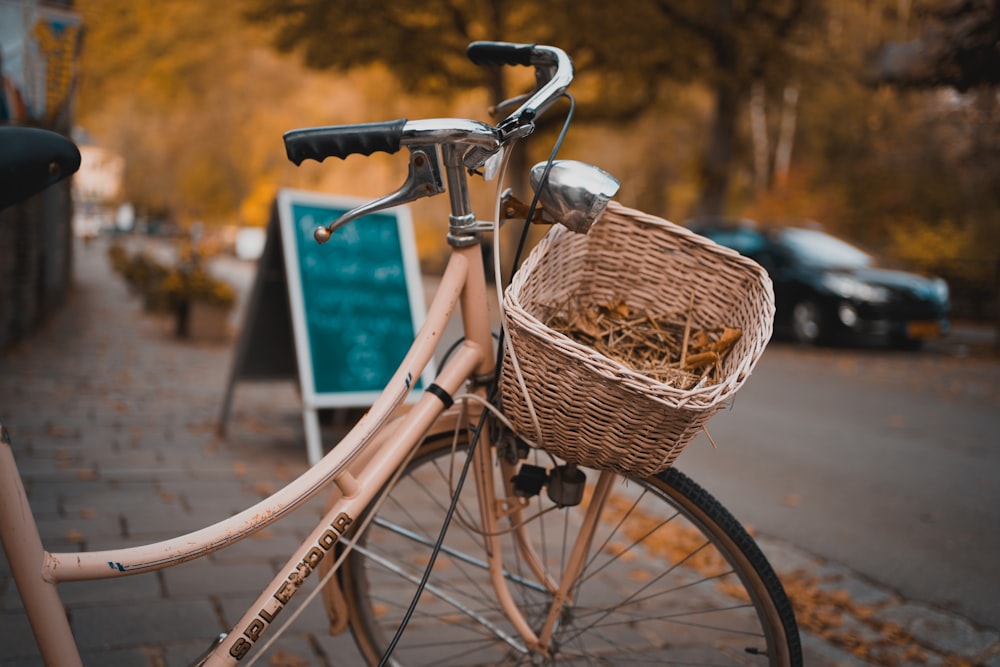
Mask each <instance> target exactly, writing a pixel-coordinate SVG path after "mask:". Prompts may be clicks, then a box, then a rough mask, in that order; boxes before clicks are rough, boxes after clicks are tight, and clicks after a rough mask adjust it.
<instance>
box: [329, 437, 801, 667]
mask: <svg viewBox="0 0 1000 667" xmlns="http://www.w3.org/2000/svg"><path fill="white" fill-rule="evenodd" d="M448 458H450V457H449V456H441V457H439V458H438V459H437V460H431V459H429V458H424V459H422V460H420V461H416V462H415V465H416V467H417V469H418V472H419V474H418V475H408V476H406V477H404V478H403V480H401V484H403V485H404V486H403V487H397V490H396V494H397V495H398V497H399V499H398V500H399V501H398V502H397V500H395V499H393V498H392V497H390V498H389V500H388V501H387V502H386V503H385V505H383V507H382V509H381V510H380V512H379V515H378V516H377V517H376V519H375V522H374V523H373V525H372V527H371V528H370V530H369V533H368V534H367V535H366V536H365V537H364V538H363V539H362V540H359V545H358V547H357V551H356V553H355V555H354V556H352V558H351V559H349V561H348V565H347V569H346V570H345V573H344V580H345V582H347V586H346V587H345V588H346V590H345V592H346V593H347V596H348V601H349V604H350V605H351V607H352V618H353V620H352V629H353V630H354V632H355V636H356V638H357V639H358V642H359V646H360V647H361V648H362V651H363V652H364V653H365V654H366V655H367V657H368V659H369V660H371V661H372V662H376V661H377V660H378V658H379V657H380V656H381V652H382V649H383V648H384V647H385V646H386V645H387V644H388V639H389V638H390V637H391V636H392V634H393V632H394V631H395V628H396V627H398V623H399V620H400V617H401V616H402V613H403V610H404V609H405V607H406V606H407V605H408V604H409V601H410V598H411V597H412V594H413V591H414V589H415V581H416V579H417V578H418V577H419V576H420V575H421V574H422V567H423V564H424V563H426V557H427V555H428V554H429V552H430V544H431V543H432V542H433V539H434V537H435V536H436V531H437V529H438V528H439V521H440V519H439V517H440V516H442V515H443V510H442V509H440V505H441V503H446V502H447V500H448V498H447V488H448V487H447V482H446V481H445V480H446V479H447V476H448V471H447V470H446V467H445V466H441V465H438V464H440V463H441V461H442V460H443V459H448ZM417 464H421V465H417ZM459 465H460V463H459ZM588 477H589V478H590V479H596V473H594V474H593V476H591V475H589V474H588ZM415 480H419V481H415ZM652 482H653V483H652V484H648V483H646V482H637V481H635V480H630V481H629V483H628V485H620V484H619V485H617V486H616V493H615V495H614V497H613V498H612V500H611V502H610V503H609V505H608V507H607V508H606V509H605V513H604V516H603V517H602V522H601V524H602V530H601V532H600V534H598V535H596V536H595V539H594V543H593V548H592V551H591V556H590V558H589V561H588V564H587V566H586V569H585V571H584V575H583V577H582V581H581V586H580V587H579V589H578V590H577V591H576V592H575V595H576V599H575V600H574V604H573V605H572V606H571V607H566V608H564V610H563V612H562V614H561V616H560V622H559V626H558V629H557V631H556V634H555V637H554V641H553V648H552V651H553V654H554V655H553V656H552V660H553V662H557V663H558V664H622V663H634V662H637V661H640V662H641V661H648V660H654V661H655V660H665V661H670V660H678V661H687V662H690V663H693V664H700V663H699V662H698V661H699V660H703V661H704V662H705V664H738V665H757V664H760V665H766V664H788V663H786V662H783V661H782V660H780V659H779V660H776V661H775V662H773V663H769V661H768V658H767V657H766V654H767V653H768V652H770V653H771V654H772V655H780V654H787V649H785V648H779V646H783V645H784V639H783V637H776V636H775V635H776V634H779V635H780V634H782V633H783V630H778V631H775V630H774V628H772V627H767V625H768V624H771V625H773V626H780V624H781V621H780V619H776V618H769V619H768V620H767V621H766V622H764V623H762V621H761V615H764V616H766V615H767V613H768V612H766V611H762V610H761V609H759V608H758V607H761V606H765V607H766V606H767V605H761V604H760V600H759V598H760V597H761V591H760V590H757V589H756V588H755V586H757V587H758V588H759V585H757V584H755V583H754V582H751V583H750V585H749V586H747V585H746V584H745V583H744V581H743V580H742V579H741V576H740V575H738V574H736V573H735V572H734V567H733V565H732V563H730V562H727V561H726V560H725V558H724V557H722V556H721V555H720V552H719V550H718V548H717V547H716V545H715V544H713V543H712V542H711V541H710V539H709V538H706V536H705V535H704V533H702V532H700V530H699V529H698V527H697V525H696V524H695V523H692V522H691V521H690V520H689V519H688V518H687V517H685V512H687V510H684V509H683V508H681V507H677V506H676V505H670V503H669V502H668V501H669V498H668V497H667V495H666V494H665V492H664V489H666V488H667V486H666V485H665V484H664V483H663V482H662V481H661V480H652ZM407 486H412V488H406V487H407ZM468 486H471V482H469V483H468ZM466 491H469V489H468V487H467V489H466V490H463V496H464V495H465V492H466ZM420 494H423V500H424V502H426V503H428V504H429V506H430V508H431V509H430V511H428V509H427V508H420V507H419V505H420V504H421V503H417V502H412V501H413V500H414V499H415V498H416V497H417V496H418V495H420ZM543 495H544V492H543ZM404 498H405V499H406V500H407V502H405V503H403V502H402V499H404ZM535 501H539V502H540V503H541V504H544V501H540V500H539V499H538V498H536V499H535ZM713 502H714V501H713ZM460 507H463V509H462V510H461V511H462V512H463V513H464V517H465V519H467V520H468V519H469V518H471V517H472V516H474V514H473V512H472V510H473V506H472V505H468V504H465V499H464V498H463V501H462V504H461V505H460ZM535 507H536V508H537V507H539V503H538V502H536V503H535ZM542 509H544V507H543V508H542ZM578 509H579V508H578ZM682 510H683V511H682ZM425 514H426V515H427V516H431V515H432V516H433V517H434V521H436V522H437V523H435V524H434V526H433V529H429V527H428V526H425V525H423V524H425V523H426V521H425ZM557 514H562V515H563V516H561V517H559V516H556V515H557ZM575 514H576V511H575V510H554V511H550V512H549V513H548V514H547V515H544V516H545V517H547V518H548V519H550V520H547V521H544V523H543V521H542V519H539V520H538V521H537V522H535V523H537V525H532V526H530V527H529V528H528V534H529V537H530V538H531V539H532V540H533V541H535V542H537V544H536V549H537V552H538V554H539V555H540V556H542V558H543V560H545V562H546V564H547V566H548V567H549V568H550V569H551V570H552V571H553V572H554V574H555V576H556V578H558V569H559V566H560V565H559V564H560V561H561V560H563V559H565V557H566V553H567V552H566V551H565V550H564V549H563V547H562V545H557V544H556V542H557V541H558V539H555V538H561V537H562V536H571V535H573V534H574V533H573V531H574V528H575V518H573V515H575ZM580 514H582V512H580ZM626 518H628V521H627V522H626V521H625V519H626ZM694 518H695V519H696V520H697V517H694ZM432 523H433V521H432ZM415 529H416V530H415ZM480 540H481V538H480V537H479V536H477V535H476V534H475V531H474V529H473V528H472V527H471V526H470V525H467V524H463V523H460V522H458V521H456V523H454V524H453V525H452V526H451V527H450V529H449V533H448V538H447V540H446V542H445V548H444V550H443V551H442V552H441V554H440V555H439V556H438V561H437V564H436V566H435V569H434V572H433V573H432V576H431V579H430V584H429V586H428V589H426V590H425V592H424V594H423V597H422V598H421V602H420V603H419V604H418V606H417V611H416V613H415V614H414V617H413V619H412V620H411V621H410V626H409V628H408V630H407V633H406V634H405V635H404V637H403V640H402V642H401V643H400V645H399V647H398V648H397V651H396V652H395V654H394V656H393V657H394V659H395V660H396V661H398V662H397V664H404V665H412V664H433V665H435V666H436V667H437V666H441V665H447V664H461V665H469V664H537V663H536V662H533V660H535V659H537V658H538V656H534V655H532V654H531V653H529V652H527V650H526V649H525V647H524V642H523V640H522V639H521V638H520V636H519V635H518V634H517V633H516V632H515V631H514V630H513V628H512V627H511V626H510V624H509V622H508V621H507V619H506V617H505V616H504V615H503V613H502V612H501V611H500V610H499V608H498V605H497V604H496V602H495V598H496V596H495V593H494V591H493V589H492V587H491V586H490V583H489V580H488V573H487V571H486V569H485V567H484V564H482V563H481V562H480V561H481V559H482V557H483V556H482V547H481V546H479V541H480ZM505 542H506V543H507V546H505V550H506V549H509V552H508V551H505V554H506V555H505V563H506V564H507V567H508V572H507V574H506V578H507V581H508V582H509V585H510V588H511V590H512V593H513V595H514V599H515V600H516V601H517V603H518V604H519V605H520V606H521V608H522V610H524V612H525V615H526V616H527V618H528V621H529V623H530V624H531V625H532V627H535V628H536V629H537V627H539V626H540V624H541V619H542V618H544V615H545V613H546V612H547V611H548V604H549V600H550V599H551V598H550V595H549V593H548V592H547V591H546V590H545V587H544V586H543V585H542V584H540V583H539V582H538V578H537V577H535V576H534V575H533V574H532V572H531V570H530V568H528V567H527V566H526V565H525V562H524V559H523V558H520V557H518V555H517V551H516V549H514V548H513V547H511V546H510V542H511V540H505ZM678 545H681V546H683V548H681V547H680V546H678ZM766 595H767V593H766V592H765V594H764V596H765V597H766ZM782 595H783V594H782ZM612 598H615V599H616V600H617V602H618V604H617V605H610V604H609V601H610V600H611V599H612ZM755 604H757V607H755V606H754V605H755ZM789 613H790V612H789ZM762 626H763V627H762ZM747 649H751V650H753V651H759V654H757V655H754V654H752V653H748V652H747ZM786 658H787V655H786ZM793 664H794V663H793Z"/></svg>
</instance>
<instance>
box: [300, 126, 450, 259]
mask: <svg viewBox="0 0 1000 667" xmlns="http://www.w3.org/2000/svg"><path fill="white" fill-rule="evenodd" d="M408 148H409V149H410V169H409V174H408V176H407V178H406V182H405V183H403V185H402V186H401V187H400V188H399V189H398V190H396V191H395V192H393V193H391V194H388V195H386V196H384V197H379V198H378V199H375V200H373V201H370V202H367V203H365V204H362V205H361V206H358V207H356V208H353V209H351V210H350V211H348V212H347V213H345V214H344V215H342V216H340V217H339V218H337V219H336V220H334V221H333V222H331V223H330V224H329V225H328V226H326V227H317V228H316V231H314V232H313V238H314V239H316V242H317V243H326V242H327V241H329V240H330V237H331V236H332V235H333V233H334V232H335V231H337V230H338V229H340V228H341V227H343V226H344V225H346V224H348V223H350V222H353V221H354V220H357V219H358V218H361V217H363V216H366V215H368V214H369V213H374V212H375V211H381V210H384V209H387V208H392V207H393V206H399V205H400V204H406V203H408V202H411V201H415V200H417V199H420V198H421V197H432V196H434V195H439V194H441V193H442V192H444V190H445V187H444V180H443V179H442V178H441V163H440V161H439V159H438V153H437V147H436V146H435V145H434V144H427V145H420V146H409V147H408Z"/></svg>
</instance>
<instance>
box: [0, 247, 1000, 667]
mask: <svg viewBox="0 0 1000 667" xmlns="http://www.w3.org/2000/svg"><path fill="white" fill-rule="evenodd" d="M106 257H107V253H106V245H105V244H104V243H103V242H96V243H94V244H92V245H90V246H87V247H83V246H80V247H78V248H77V254H76V262H77V269H76V275H77V287H76V289H75V291H74V293H73V295H72V296H71V298H70V299H69V301H68V302H67V304H66V305H65V307H63V308H61V309H60V310H59V311H58V312H57V314H56V315H54V316H53V317H52V318H51V319H50V320H49V321H48V322H47V323H46V324H45V325H44V326H43V327H42V328H41V330H40V331H39V332H38V333H37V334H36V335H35V336H33V337H32V338H31V339H30V340H28V341H25V342H23V343H22V344H21V345H20V346H19V347H17V348H15V349H13V350H10V351H8V352H7V353H6V354H4V355H3V356H2V357H0V420H2V422H3V425H4V426H5V427H6V428H7V429H8V431H9V432H10V434H11V437H12V439H13V443H14V450H15V455H16V456H17V460H18V464H19V466H20V469H21V472H22V475H23V478H24V482H25V485H26V488H27V490H28V494H29V497H30V500H31V503H32V509H33V511H34V512H35V515H36V517H37V518H38V521H39V527H40V530H41V533H42V539H43V541H44V543H45V544H46V547H47V548H48V549H50V550H53V551H76V550H84V549H85V550H94V549H102V548H111V547H118V546H122V545H129V544H136V543H140V542H150V541H155V540H158V539H165V538H169V537H174V536H176V535H178V534H182V533H184V532H187V531H190V530H194V529H197V528H201V527H203V526H205V525H208V524H209V523H211V522H213V521H216V520H219V519H222V518H224V517H226V516H229V515H231V514H232V513H234V512H236V511H239V510H241V509H243V508H245V507H248V506H250V505H252V504H253V503H255V502H257V501H258V500H259V499H260V498H261V497H263V495H265V494H267V493H269V492H271V491H273V490H275V489H277V488H278V487H279V486H280V485H283V484H284V483H286V482H287V481H288V480H290V479H292V478H293V477H294V476H295V475H297V474H299V473H300V472H302V471H303V470H304V469H305V448H304V445H303V442H302V425H301V417H300V403H299V399H298V396H297V393H296V391H295V388H294V387H293V386H292V384H291V383H274V384H265V385H261V384H252V383H241V384H240V385H238V388H237V391H236V397H235V401H234V404H233V413H232V416H231V418H230V422H229V436H228V437H227V438H226V439H220V438H219V437H218V436H217V435H216V433H215V426H216V421H217V418H218V412H219V406H220V403H221V400H222V396H223V393H224V391H225V385H226V382H227V380H228V376H229V364H230V363H231V357H232V348H231V346H230V345H228V344H221V343H220V344H193V343H185V342H179V341H176V340H174V339H172V338H170V336H169V335H168V327H167V326H166V324H165V323H164V322H161V321H158V320H156V319H154V318H151V317H150V316H148V315H145V314H143V313H142V312H141V308H140V305H139V303H138V301H137V300H136V298H135V297H133V296H130V295H129V294H128V292H127V289H126V287H125V284H124V281H123V280H122V279H121V278H120V277H119V276H116V275H113V274H112V273H111V271H110V269H109V267H108V264H107V259H106ZM320 502H321V501H320ZM318 510H319V508H318V506H317V503H315V502H314V503H312V504H310V505H309V506H307V507H305V508H302V509H301V510H299V511H298V512H297V513H296V514H295V515H293V516H292V517H291V518H290V519H288V520H286V521H283V522H281V523H279V524H278V525H277V526H275V527H273V528H270V529H267V530H265V531H264V532H263V533H262V534H261V535H260V536H259V537H258V538H255V539H249V540H245V541H244V542H242V543H240V544H239V545H236V546H234V547H232V548H230V549H227V550H225V551H223V552H220V553H217V554H214V555H212V556H210V557H208V558H205V559H201V560H199V561H194V562H192V563H188V564H185V565H182V566H179V567H177V568H171V569H168V570H164V571H161V572H158V573H155V574H150V575H140V576H136V577H127V578H122V579H116V580H109V581H103V582H81V583H72V584H66V585H64V586H63V587H61V589H60V590H61V592H62V594H63V597H64V600H65V602H66V604H67V609H68V613H69V615H70V619H71V622H72V624H73V626H74V629H75V631H76V633H77V638H78V642H79V643H80V645H81V647H82V651H83V653H84V660H85V663H86V664H88V665H102V666H115V665H123V666H124V665H129V666H133V665H141V666H146V665H149V666H151V667H160V666H173V665H188V664H190V663H191V662H192V661H193V660H194V659H195V657H196V656H198V655H199V654H200V653H201V652H202V651H203V650H204V649H205V648H207V646H208V644H209V643H210V641H211V639H212V638H213V637H214V636H215V635H217V634H218V633H220V632H224V631H227V630H228V629H229V627H230V626H231V625H232V624H233V623H234V622H235V621H236V620H237V618H238V616H239V614H240V613H241V612H242V611H243V609H245V608H246V607H247V606H248V605H249V604H250V602H251V601H252V600H253V598H254V597H256V594H257V593H258V590H257V589H259V588H262V587H263V586H264V585H265V584H266V583H267V581H268V580H269V579H270V577H271V576H273V575H274V574H276V573H277V572H278V571H279V570H282V569H284V568H283V566H284V564H285V557H286V556H287V554H288V553H289V552H290V550H291V549H292V548H293V547H294V546H295V545H297V543H298V541H299V540H301V539H302V538H303V537H304V536H305V534H306V532H307V531H308V529H309V528H311V525H312V521H314V520H315V517H316V515H317V513H318ZM759 539H760V541H761V544H762V546H763V547H764V549H765V551H766V552H767V554H768V556H769V557H770V558H771V559H772V561H773V563H774V565H775V567H776V569H778V571H779V573H781V574H782V577H783V579H784V580H785V581H786V584H787V586H788V588H789V590H790V593H791V594H792V596H793V597H794V598H795V599H796V600H797V601H799V602H800V603H801V604H802V605H803V606H802V607H801V609H802V611H801V612H800V619H801V621H802V623H803V625H804V626H806V627H808V628H810V631H809V632H806V633H804V635H803V643H804V645H805V647H806V655H807V658H806V664H807V665H810V666H811V667H812V666H818V667H824V666H833V665H847V666H853V665H868V664H884V665H910V664H912V665H920V664H927V665H962V664H968V665H973V664H982V665H988V666H989V667H1000V633H998V632H997V631H996V630H993V629H986V628H977V627H974V626H972V625H971V624H970V623H969V622H968V621H966V620H965V619H963V618H960V617H957V616H954V615H952V614H947V613H944V612H942V611H941V610H938V609H935V608H931V607H928V606H925V605H922V604H920V603H917V602H913V601H907V600H903V599H901V598H899V596H898V595H896V594H895V593H894V592H893V591H890V590H886V589H884V588H883V587H880V586H879V585H878V584H877V583H875V582H869V581H864V580H862V579H861V578H859V577H857V576H856V575H854V573H852V572H850V571H848V570H846V569H845V568H842V567H840V566H838V565H837V564H835V563H829V562H824V561H822V560H821V559H818V558H815V557H814V556H812V555H810V554H806V553H804V552H802V551H801V550H799V549H797V548H795V547H794V546H793V545H788V544H783V543H779V542H776V541H774V540H769V539H767V538H766V537H764V536H761V537H760V538H759ZM309 585H315V581H314V580H311V581H310V582H309ZM298 597H302V596H298ZM39 663H40V659H39V657H38V653H37V649H36V648H35V646H34V641H33V639H32V637H31V633H30V630H29V628H28V625H27V622H26V620H25V619H24V616H23V613H22V612H21V606H20V600H19V598H18V596H17V592H16V590H15V589H14V585H13V583H12V581H11V580H10V576H9V571H8V567H7V564H6V560H5V559H4V558H3V556H0V665H2V666H3V667H21V666H23V665H37V664H39ZM360 663H361V660H360V657H359V656H358V653H357V651H356V649H355V648H354V645H353V642H352V641H351V638H350V636H349V635H343V636H340V637H336V638H331V637H329V636H328V634H327V632H326V623H325V615H324V613H323V611H322V609H321V608H320V605H319V604H314V605H313V606H312V607H310V608H309V609H308V610H307V611H306V613H305V615H304V617H303V619H302V620H300V621H299V622H298V623H296V624H295V625H293V626H292V629H291V630H290V631H289V633H288V634H286V635H285V636H284V637H283V638H282V639H281V640H280V641H279V642H278V644H277V646H276V648H275V649H274V650H273V651H272V653H271V654H270V655H268V656H265V657H264V658H263V659H262V661H261V662H260V663H259V664H262V665H265V664H266V665H270V666H272V667H274V666H282V665H287V666H289V667H292V666H295V667H305V666H308V665H317V666H327V665H333V664H336V665H355V664H360Z"/></svg>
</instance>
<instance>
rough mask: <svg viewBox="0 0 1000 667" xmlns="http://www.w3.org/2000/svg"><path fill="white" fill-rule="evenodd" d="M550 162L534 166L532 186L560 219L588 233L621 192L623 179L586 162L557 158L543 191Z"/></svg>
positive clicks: (568, 225) (546, 205)
mask: <svg viewBox="0 0 1000 667" xmlns="http://www.w3.org/2000/svg"><path fill="white" fill-rule="evenodd" d="M547 164H548V163H547V162H539V163H538V164H536V165H535V166H534V167H532V168H531V173H530V175H529V179H530V181H531V187H532V188H533V189H534V190H535V192H536V193H538V197H539V201H540V202H541V204H542V207H543V208H545V210H546V211H547V212H548V214H549V215H551V216H552V217H554V218H555V220H556V222H560V223H562V224H564V225H565V226H566V227H568V228H569V229H570V230H572V231H574V232H578V233H580V234H586V233H587V232H588V231H590V227H591V225H593V224H594V223H595V222H597V220H598V218H600V217H601V214H602V213H604V209H605V208H606V207H607V205H608V202H609V201H611V198H612V197H614V196H615V193H616V192H618V188H619V186H620V185H621V181H619V180H618V179H617V178H615V177H614V176H612V175H611V174H609V173H608V172H606V171H604V170H603V169H601V168H600V167H595V166H594V165H592V164H587V163H586V162H578V161H576V160H556V161H555V162H553V163H552V168H551V169H550V170H549V175H548V178H546V180H545V183H544V184H541V191H539V189H538V188H539V184H540V183H541V180H542V176H543V175H544V174H545V166H546V165H547Z"/></svg>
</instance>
